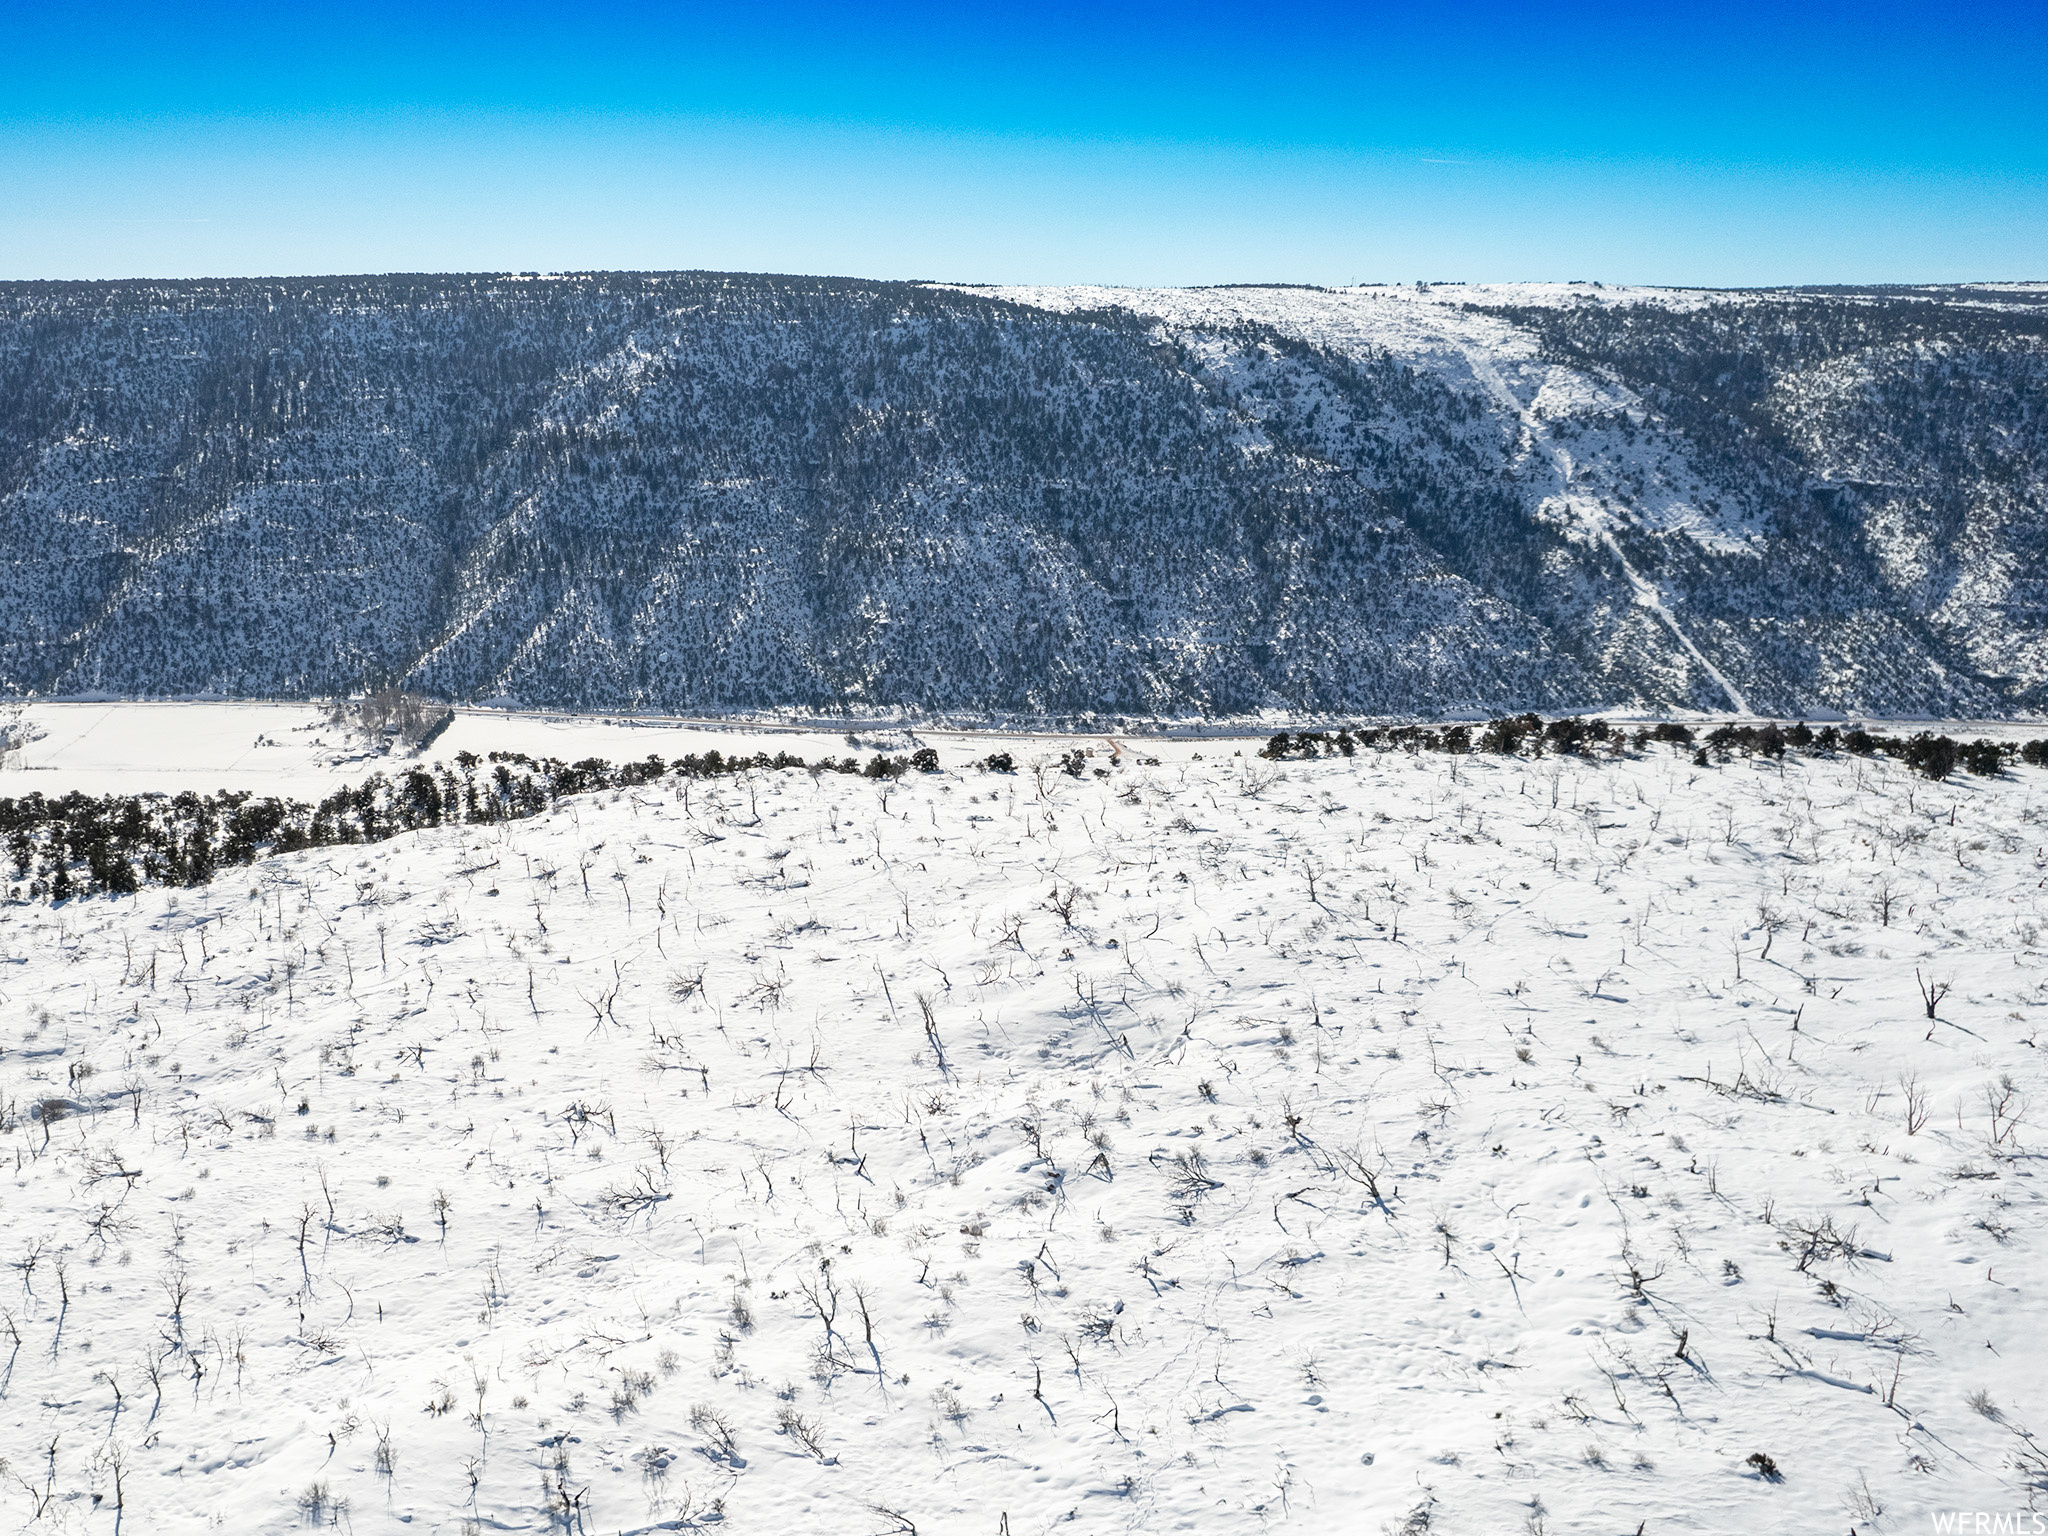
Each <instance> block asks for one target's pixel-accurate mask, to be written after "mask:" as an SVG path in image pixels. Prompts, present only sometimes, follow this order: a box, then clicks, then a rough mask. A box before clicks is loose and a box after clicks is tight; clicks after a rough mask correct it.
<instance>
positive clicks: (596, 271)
mask: <svg viewBox="0 0 2048 1536" xmlns="http://www.w3.org/2000/svg"><path fill="white" fill-rule="evenodd" d="M691 276H697V277H761V278H789V279H793V280H799V281H814V282H846V283H909V284H913V285H919V286H926V287H939V288H963V289H975V288H1111V289H1129V290H1131V291H1133V292H1146V291H1157V290H1185V291H1190V292H1194V291H1199V290H1203V289H1228V288H1246V289H1251V288H1299V289H1311V290H1318V291H1323V292H1342V291H1346V290H1352V289H1359V288H1598V289H1603V290H1604V289H1626V290H1640V291H1648V292H1654V293H1825V292H1840V291H1842V290H1845V289H1872V290H1881V289H1902V288H1903V289H1912V288H1929V289H1932V288H2021V289H2025V288H2048V277H1974V278H1943V279H1939V280H1921V279H1912V278H1898V279H1890V280H1871V281H1867V282H1848V281H1826V280H1820V281H1813V282H1803V283H1678V282H1673V283H1639V282H1626V281H1621V280H1617V279H1608V278H1585V277H1569V278H1533V277H1503V278H1464V277H1420V278H1362V279H1360V280H1358V281H1356V282H1344V283H1337V282H1328V283H1318V282H1309V281H1305V280H1302V279H1298V278H1268V279H1263V280H1261V279H1236V280H1232V281H1228V282H1209V283H1200V282H1188V283H1137V282H1110V281H1106V280H1095V279H1086V278H1070V279H1062V280H1057V281H1053V280H1045V281H1033V280H1029V279H1018V280H1002V281H995V280H990V279H983V278H966V277H878V276H874V275H871V274H867V273H860V272H823V271H820V272H800V271H770V270H766V269H759V268H746V267H573V268H559V269H555V270H544V269H536V268H531V267H472V268H463V267H447V268H431V269H429V268H421V269H411V268H400V267H392V268H386V269H379V270H365V271H355V272H345V271H332V272H312V271H306V272H194V273H177V274H172V273H159V272H131V273H125V274H121V275H115V276H104V277H0V286H5V287H24V286H31V285H37V284H71V283H76V284H99V285H103V286H107V287H113V286H118V285H120V284H122V283H264V282H273V283H298V282H357V281H370V280H375V279H378V278H402V277H419V278H439V277H474V278H524V279H530V280H534V281H541V282H545V281H549V280H561V279H568V278H579V277H691Z"/></svg>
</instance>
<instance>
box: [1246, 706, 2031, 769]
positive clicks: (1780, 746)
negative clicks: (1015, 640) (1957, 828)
mask: <svg viewBox="0 0 2048 1536" xmlns="http://www.w3.org/2000/svg"><path fill="white" fill-rule="evenodd" d="M1657 744H1663V745H1669V746H1672V747H1677V748H1691V749H1692V750H1693V761H1694V762H1695V763H1697V764H1699V765H1700V766H1701V767H1706V766H1708V765H1709V764H1711V763H1714V762H1716V761H1719V762H1726V761H1728V760H1729V759H1730V758H1731V757H1732V756H1734V755H1735V754H1736V753H1741V754H1742V755H1743V756H1744V757H1775V758H1782V757H1783V756H1784V755H1785V754H1786V753H1787V752H1788V751H1799V752H1814V753H1820V754H1834V753H1838V752H1847V753H1849V754H1851V755H1852V756H1856V757H1876V756H1884V757H1889V758H1894V759H1896V760H1897V761H1899V762H1901V763H1904V764H1905V765H1906V766H1907V767H1909V768H1911V769H1913V770H1914V771H1916V772H1918V773H1922V774H1925V775H1926V776H1927V777H1928V778H1930V779H1945V778H1947V777H1948V776H1949V775H1950V774H1951V773H1954V772H1955V771H1956V769H1958V768H1966V769H1968V770H1969V771H1970V772H1971V773H1974V774H1977V775H1978V776H1980V777H1983V778H1990V777H1992V776H1993V775H1995V774H1999V773H2003V772H2004V771H2005V769H2006V766H2007V765H2008V764H2009V763H2011V762H2012V761H2013V760H2014V759H2018V760H2019V761H2021V762H2023V763H2027V764H2029V765H2031V766H2033V767H2036V768H2040V767H2048V741H2029V742H2024V743H2020V742H2009V741H2005V742H2000V741H1986V740H1984V739H1983V738H1981V737H1980V738H1979V739H1977V740H1976V741H1956V740H1954V739H1953V738H1951V737H1948V736H1937V735H1934V734H1933V733H1932V732H1929V731H1921V732H1920V733H1918V734H1917V735H1914V736H1882V735H1878V734H1875V733H1873V732H1871V731H1866V730H1864V729H1862V728H1861V727H1860V726H1849V727H1846V728H1844V727H1839V726H1833V725H1824V726H1822V727H1821V728H1820V729H1819V730H1814V729H1813V728H1811V727H1810V726H1807V725H1805V724H1799V725H1787V726H1781V725H1719V726H1716V727H1714V729H1712V730H1711V731H1708V732H1707V733H1706V735H1704V736H1697V735H1695V734H1694V732H1693V731H1692V729H1691V728H1690V727H1688V726H1683V725H1679V724H1677V723H1675V722H1673V721H1665V722H1663V723H1661V724H1658V725H1653V726H1644V727H1639V728H1638V729H1636V730H1635V731H1633V732H1631V731H1627V730H1624V729H1623V728H1621V727H1619V726H1616V725H1612V724H1610V723H1608V722H1607V721H1605V720H1598V719H1587V718H1584V717H1582V716H1576V715H1575V716H1570V717H1567V718H1565V719H1561V720H1550V721H1545V720H1543V719H1542V718H1541V717H1539V716H1536V715H1512V716H1509V717H1506V718H1504V719H1500V720H1489V721H1487V722H1486V723H1485V724H1484V725H1481V726H1470V725H1447V726H1434V727H1433V726H1423V725H1391V726H1363V727H1358V728H1356V729H1349V728H1347V729H1342V730H1338V731H1334V732H1331V731H1293V732H1289V731H1282V732H1280V733H1279V734H1278V735H1276V736H1274V737H1273V739H1272V740H1270V741H1268V742H1267V743H1266V745H1265V746H1264V748H1262V749H1261V750H1260V752H1259V756H1261V757H1264V758H1271V759H1274V760H1276V761H1286V760H1289V759H1299V758H1312V757H1351V756H1353V755H1354V754H1356V753H1357V752H1359V751H1361V750H1363V749H1365V748H1368V747H1369V748H1372V749H1374V750H1377V751H1382V752H1388V751H1407V752H1448V753H1452V754H1454V755H1456V754H1463V753H1468V752H1491V753H1500V754H1505V755H1511V756H1513V755H1520V754H1523V753H1527V754H1528V755H1529V756H1531V757H1542V756H1543V755H1544V754H1545V753H1546V752H1549V753H1554V754H1557V755H1560V756H1578V757H1591V756H1594V755H1596V754H1603V753H1604V754H1605V755H1607V756H1619V755H1620V754H1622V753H1623V752H1626V751H1628V750H1630V749H1631V748H1633V749H1634V750H1635V751H1638V752H1640V751H1642V750H1643V749H1645V748H1646V747H1649V746H1652V745H1657Z"/></svg>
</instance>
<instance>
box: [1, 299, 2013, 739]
mask: <svg viewBox="0 0 2048 1536" xmlns="http://www.w3.org/2000/svg"><path fill="white" fill-rule="evenodd" d="M2044 383H2048V289H2042V288H2036V287H2034V286H2030V285H1998V286H1985V285H1977V286H1965V287H1955V288H1941V289H1914V290H1904V291H1900V290H1889V289H1888V290H1827V291H1814V290H1793V291H1785V290H1773V291H1770V292H1758V293H1737V294H1729V293H1725V292H1724V293H1714V294H1708V293H1703V292H1698V291H1689V290H1641V289H1596V288H1592V287H1590V286H1587V285H1549V286H1539V285H1511V286H1501V287H1491V288H1486V287H1462V286H1460V287H1450V286H1448V285H1433V286H1430V287H1427V288H1421V289H1417V288H1408V289H1392V288H1379V289H1341V290H1332V289H1314V288H1286V287H1273V288H1229V289H1191V290H1133V289H1080V288H1066V289H1044V288H1039V289H1017V288H973V289H964V288H960V287H956V286H949V285H940V284H914V283H888V282H878V281H871V280H861V279H826V278H802V277H764V276H754V275H747V274H717V273H653V274H643V273H627V274H616V273H615V274H602V273H600V274H581V275H568V276H557V277H525V276H503V275H501V276H490V275H450V276H435V275H406V276H390V277H370V278H320V279H313V278H307V279H232V280H218V281H197V280H195V281H189V282H147V281H131V282H125V283H95V284H53V283H10V284H0V402H4V406H0V538H4V542H5V545H6V547H7V548H8V549H9V550H10V551H11V552H12V553H11V558H10V559H9V560H8V561H7V562H6V564H5V567H4V569H0V691H4V692H6V693H7V694H9V695H13V696H21V695H24V694H27V693H30V692H35V693H40V694H44V695H49V694H53V693H55V694H71V695H77V694H87V693H103V694H114V695H121V696H137V697H164V696H181V695H182V696H191V695H201V694H204V695H211V696H226V697H255V696H264V697H304V696H308V695H312V694H322V693H333V692H341V691H347V690H349V689H352V688H358V687H364V686H374V685H380V684H385V683H392V682H400V683H404V684H406V685H407V686H410V687H414V688H417V689H419V690H421V691H425V692H429V693H433V694H435V695H437V696H440V697H444V698H448V699H451V700H456V701H468V702H476V701H484V700H502V701H506V702H514V703H518V704H522V705H529V706H533V707H541V708H586V709H589V708H594V709H639V710H647V711H650V712H670V713H703V714H721V713H738V712H749V711H770V712H772V711H776V710H804V711H812V712H830V711H833V710H840V709H850V710H853V711H855V712H884V713H887V712H892V711H893V712H899V713H923V714H934V715H950V716H955V717H965V716H976V715H978V716H987V717H1000V718H1032V717H1039V718H1058V717H1074V716H1081V715H1102V714H1110V715H1128V716H1213V717H1234V716H1245V715H1254V714H1258V713H1260V712H1262V711H1273V710H1278V711H1281V712H1288V713H1300V714H1313V713H1352V714H1364V713H1373V714H1397V713H1439V712H1452V711H1459V712H1473V711H1482V712H1483V711H1493V710H1508V709H1520V708H1536V709H1541V710H1549V711H1557V710H1560V709H1574V708H1591V707H1601V706H1611V707H1621V708H1631V709H1636V710H1642V711H1651V712H1655V711H1660V710H1703V711H1729V710H1734V711H1738V712H1744V713H1747V712H1761V713H1776V714H1810V715H1814V716H1821V715H1826V714H1831V713H1843V714H1846V713H1867V714H1878V715H1905V714H1930V715H1956V714H1969V715H1976V716H1985V717H1991V716H1999V715H2010V714H2015V713H2025V712H2030V711H2032V710H2036V709H2038V708H2039V707H2040V705H2041V701H2042V697H2043V690H2044V687H2048V588H2043V587H2042V585H2041V583H2040V582H2039V581H2037V580H2036V579H2035V578H2033V577H2032V576H2031V575H2030V574H2029V573H2030V572H2031V571H2033V570H2038V569H2040V568H2041V567H2040V564H2039V561H2040V557H2041V556H2043V555H2048V510H2044V509H2048V428H2044V417H2043V410H2042V404H2041V402H2042V400H2043V398H2044V390H2043V387H2042V386H2043V384H2044Z"/></svg>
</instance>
